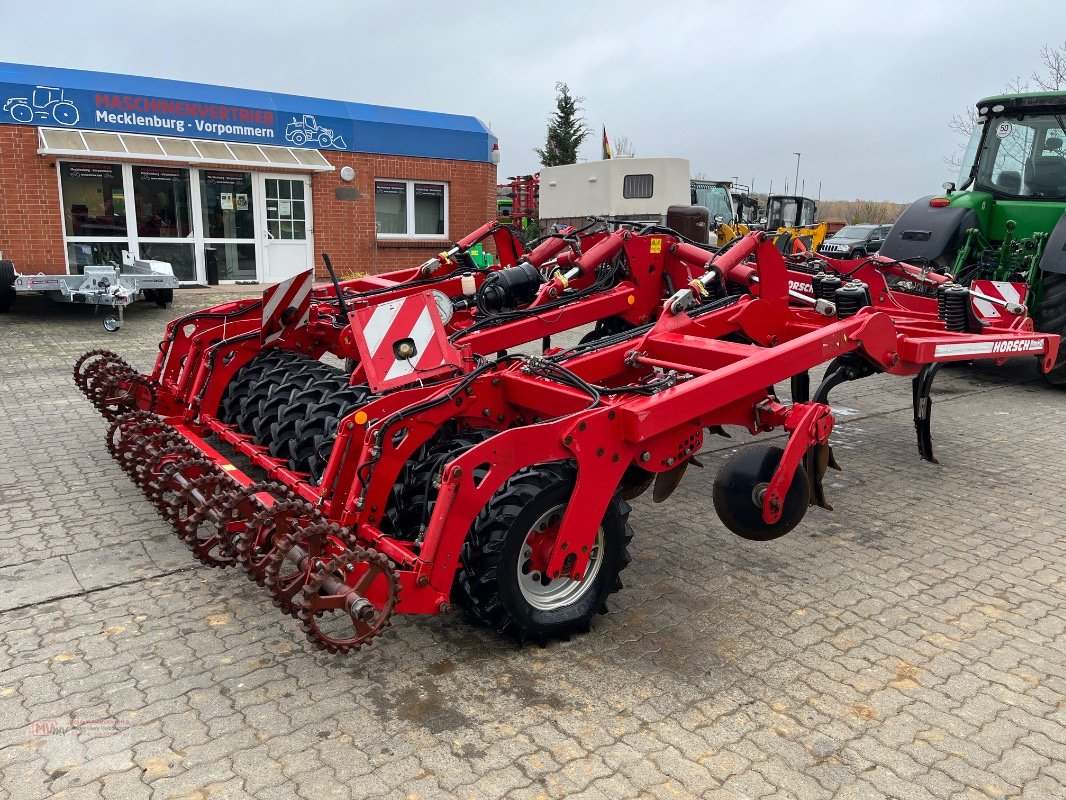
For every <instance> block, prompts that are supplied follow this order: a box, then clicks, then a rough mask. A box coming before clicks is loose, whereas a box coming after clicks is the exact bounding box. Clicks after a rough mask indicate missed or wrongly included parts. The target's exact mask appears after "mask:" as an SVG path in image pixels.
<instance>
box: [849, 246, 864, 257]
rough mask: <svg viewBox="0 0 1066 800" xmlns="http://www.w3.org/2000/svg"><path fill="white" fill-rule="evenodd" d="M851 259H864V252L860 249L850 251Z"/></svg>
mask: <svg viewBox="0 0 1066 800" xmlns="http://www.w3.org/2000/svg"><path fill="white" fill-rule="evenodd" d="M851 257H852V258H866V251H865V250H863V249H862V248H861V247H859V248H856V249H855V250H852V251H851Z"/></svg>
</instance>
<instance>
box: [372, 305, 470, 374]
mask: <svg viewBox="0 0 1066 800" xmlns="http://www.w3.org/2000/svg"><path fill="white" fill-rule="evenodd" d="M352 316H353V317H354V318H355V320H354V321H355V323H356V324H355V325H353V328H354V332H355V340H356V344H357V346H358V347H359V352H360V355H361V356H362V361H363V365H364V368H365V370H366V375H367V381H368V383H369V384H370V388H371V389H372V390H373V391H378V390H379V389H391V388H394V387H396V386H400V385H403V384H408V383H413V382H414V381H416V380H421V379H422V378H425V377H430V376H432V375H439V374H441V373H442V372H449V371H451V369H452V364H450V363H449V361H452V363H457V362H456V359H449V358H448V354H449V353H454V352H455V351H454V348H452V346H451V345H450V344H449V343H448V336H447V334H446V333H445V331H444V326H443V325H442V324H441V321H440V314H439V312H438V311H437V305H436V302H435V301H434V299H433V296H432V294H429V293H422V294H414V295H409V296H407V297H401V298H397V299H395V300H387V301H385V302H383V303H378V304H377V305H373V306H369V307H366V308H359V309H356V310H355V311H353V312H352Z"/></svg>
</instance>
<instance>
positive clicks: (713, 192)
mask: <svg viewBox="0 0 1066 800" xmlns="http://www.w3.org/2000/svg"><path fill="white" fill-rule="evenodd" d="M690 169H691V167H690V165H689V161H688V159H687V158H612V159H605V160H603V161H587V162H585V163H582V164H568V165H566V166H561V167H544V168H543V169H542V170H541V171H540V189H539V191H540V201H539V206H540V208H539V221H540V225H541V228H542V229H546V228H547V227H549V226H551V225H555V224H563V225H573V226H574V227H581V225H582V224H584V221H585V219H586V218H587V217H611V218H614V219H620V220H633V221H648V222H658V223H663V224H665V222H666V213H667V210H668V209H669V208H670V207H671V206H684V207H690V206H694V205H699V206H703V207H705V208H706V209H707V211H708V214H709V216H708V225H703V226H702V228H703V230H704V231H705V233H706V237H707V240H709V241H710V243H711V244H712V245H713V244H716V243H717V237H716V236H715V233H714V232H713V229H714V227H715V225H716V224H717V223H719V222H724V223H726V224H729V225H732V224H733V222H734V210H733V201H732V198H731V196H730V187H731V183H730V182H729V181H706V180H692V179H691V178H690V177H689V172H690ZM708 226H709V227H710V228H711V230H710V231H707V227H708ZM703 240H704V239H703V238H702V237H701V241H703Z"/></svg>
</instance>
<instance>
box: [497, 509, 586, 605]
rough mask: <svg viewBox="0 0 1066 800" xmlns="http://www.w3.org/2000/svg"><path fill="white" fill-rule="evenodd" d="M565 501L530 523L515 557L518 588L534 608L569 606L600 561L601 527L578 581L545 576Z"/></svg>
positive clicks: (578, 597)
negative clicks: (517, 557)
mask: <svg viewBox="0 0 1066 800" xmlns="http://www.w3.org/2000/svg"><path fill="white" fill-rule="evenodd" d="M565 511H566V505H565V504H560V505H557V506H555V507H554V508H552V509H550V510H548V511H546V512H545V513H544V514H542V515H541V516H540V518H539V519H538V520H537V521H536V522H535V523H533V526H532V527H531V529H530V531H529V534H528V535H527V536H526V540H525V541H524V542H523V543H522V552H521V555H520V557H519V559H518V565H517V570H516V571H517V577H518V589H519V591H520V592H521V593H522V598H523V599H524V600H525V601H526V602H527V603H529V604H530V605H531V606H532V607H533V608H535V609H537V610H538V611H554V610H556V609H558V608H564V607H566V606H569V605H571V604H573V603H575V602H577V601H578V600H580V599H581V598H582V597H584V596H585V594H587V593H588V592H589V591H591V590H592V586H593V584H594V583H595V582H596V576H597V575H599V572H600V567H601V566H602V565H603V558H602V555H603V527H602V526H601V527H600V529H599V530H598V531H597V532H596V541H595V542H594V543H593V545H592V550H591V552H590V553H589V560H588V565H587V566H586V568H585V574H584V575H583V576H582V579H581V580H579V581H576V580H573V579H572V578H562V577H560V578H549V577H547V575H546V568H547V566H548V560H549V559H550V558H551V553H552V550H553V549H554V544H555V539H556V537H557V536H558V533H559V524H560V523H561V522H562V520H563V514H564V513H565Z"/></svg>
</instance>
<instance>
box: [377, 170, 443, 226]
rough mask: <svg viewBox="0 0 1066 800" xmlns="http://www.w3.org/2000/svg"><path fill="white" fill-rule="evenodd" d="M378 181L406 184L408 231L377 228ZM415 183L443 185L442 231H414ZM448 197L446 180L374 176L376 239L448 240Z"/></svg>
mask: <svg viewBox="0 0 1066 800" xmlns="http://www.w3.org/2000/svg"><path fill="white" fill-rule="evenodd" d="M378 181H386V182H388V183H403V184H406V186H407V230H408V233H381V232H380V231H378V230H377V214H378V209H377V197H378ZM416 183H428V184H432V185H433V186H443V187H444V233H442V234H441V233H417V234H416V233H415V232H414V230H415V184H416ZM449 207H450V198H449V186H448V182H447V181H435V180H423V179H421V178H411V179H408V178H387V177H385V176H379V177H376V178H374V233H375V236H376V237H377V238H378V239H382V240H387V241H408V240H414V241H424V240H434V241H441V242H446V241H448V216H449Z"/></svg>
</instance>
